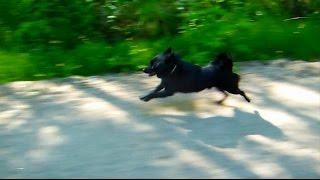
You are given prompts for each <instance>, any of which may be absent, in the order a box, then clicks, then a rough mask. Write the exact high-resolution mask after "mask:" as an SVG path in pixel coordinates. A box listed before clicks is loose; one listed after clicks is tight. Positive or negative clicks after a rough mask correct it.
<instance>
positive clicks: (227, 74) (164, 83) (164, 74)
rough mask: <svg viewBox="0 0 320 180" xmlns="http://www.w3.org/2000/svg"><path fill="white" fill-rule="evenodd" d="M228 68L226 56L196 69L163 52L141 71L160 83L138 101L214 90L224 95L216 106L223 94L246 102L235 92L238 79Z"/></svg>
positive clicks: (222, 55)
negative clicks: (155, 77) (235, 96)
mask: <svg viewBox="0 0 320 180" xmlns="http://www.w3.org/2000/svg"><path fill="white" fill-rule="evenodd" d="M232 66H233V63H232V59H231V57H230V56H228V55H227V54H226V53H221V54H219V55H218V56H217V57H216V58H215V60H214V61H212V62H211V63H210V64H209V65H207V66H205V67H200V66H197V65H194V64H191V63H188V62H185V61H183V60H182V59H181V58H180V57H179V56H178V55H176V54H174V53H173V52H172V49H171V48H168V49H167V50H166V51H165V52H164V53H161V54H159V55H157V56H156V57H154V58H153V59H152V60H151V61H150V65H149V66H148V67H147V68H145V69H144V70H143V71H144V72H145V73H147V74H149V76H153V75H157V77H158V78H160V79H161V83H160V84H159V85H158V86H157V87H156V88H155V89H154V90H153V91H152V92H150V93H149V94H148V95H146V96H143V97H141V98H140V99H141V100H143V101H149V100H151V99H153V98H164V97H167V96H172V95H173V94H174V93H177V92H182V93H190V92H199V91H202V90H204V89H207V88H208V89H210V88H212V87H216V88H217V89H218V90H219V91H221V92H222V93H223V94H224V95H225V97H224V98H223V99H222V100H220V101H218V103H222V102H223V101H224V100H225V99H226V98H227V96H228V94H227V93H226V92H229V93H232V94H240V95H241V96H243V97H244V98H245V99H246V100H247V101H248V102H250V99H249V98H248V97H247V96H246V94H245V93H244V92H243V91H242V90H240V89H239V87H238V84H239V80H240V76H239V75H238V74H236V73H234V72H232Z"/></svg>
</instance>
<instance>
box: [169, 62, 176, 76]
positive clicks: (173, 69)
mask: <svg viewBox="0 0 320 180" xmlns="http://www.w3.org/2000/svg"><path fill="white" fill-rule="evenodd" d="M176 69H177V65H176V64H175V65H174V67H173V68H172V70H171V72H170V73H169V74H173V73H174V71H175V70H176Z"/></svg>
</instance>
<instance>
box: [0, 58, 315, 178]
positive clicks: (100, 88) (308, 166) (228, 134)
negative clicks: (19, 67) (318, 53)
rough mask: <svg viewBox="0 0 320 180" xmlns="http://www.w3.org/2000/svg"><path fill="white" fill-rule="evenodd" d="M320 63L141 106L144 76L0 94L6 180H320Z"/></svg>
mask: <svg viewBox="0 0 320 180" xmlns="http://www.w3.org/2000/svg"><path fill="white" fill-rule="evenodd" d="M319 72H320V62H313V63H305V62H302V61H295V62H291V63H286V62H285V61H274V62H272V63H271V64H268V65H262V64H260V63H258V62H250V63H246V64H242V65H241V66H240V74H241V75H242V81H241V85H240V87H241V88H242V89H243V90H244V91H246V93H247V95H248V96H249V97H250V98H251V99H252V103H247V102H246V101H245V100H244V99H242V97H240V96H234V95H231V96H229V98H228V99H227V100H226V101H225V103H224V105H223V106H219V105H217V104H215V103H214V102H215V101H216V100H219V99H220V98H222V94H220V93H219V92H218V91H216V90H214V89H213V90H206V91H203V92H201V93H197V94H195V93H194V94H177V95H175V96H173V97H170V98H166V99H157V100H151V101H150V102H148V103H145V102H142V101H140V100H139V99H138V97H139V96H141V95H144V94H146V93H147V92H148V91H149V90H151V89H152V88H153V87H154V86H155V85H156V84H157V82H158V79H156V78H149V77H147V76H146V75H144V74H130V75H126V74H118V75H105V76H94V77H76V76H74V77H69V78H64V79H54V80H48V81H37V82H14V83H9V84H5V85H1V86H0V178H320V74H319Z"/></svg>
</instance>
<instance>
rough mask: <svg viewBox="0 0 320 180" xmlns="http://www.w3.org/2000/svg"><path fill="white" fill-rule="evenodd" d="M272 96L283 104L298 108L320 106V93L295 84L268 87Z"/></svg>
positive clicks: (278, 84)
mask: <svg viewBox="0 0 320 180" xmlns="http://www.w3.org/2000/svg"><path fill="white" fill-rule="evenodd" d="M268 88H269V91H270V92H271V93H270V96H271V97H272V98H273V99H277V100H278V101H281V102H282V103H284V104H286V105H288V106H293V107H297V108H300V107H301V108H303V109H304V108H315V107H319V106H320V93H319V92H316V91H313V90H310V89H308V88H306V87H302V86H297V85H294V84H289V83H284V82H281V83H280V82H275V83H274V84H273V85H272V86H270V87H268Z"/></svg>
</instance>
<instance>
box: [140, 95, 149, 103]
mask: <svg viewBox="0 0 320 180" xmlns="http://www.w3.org/2000/svg"><path fill="white" fill-rule="evenodd" d="M140 100H141V101H144V102H148V101H150V98H149V97H148V96H143V97H140Z"/></svg>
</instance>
